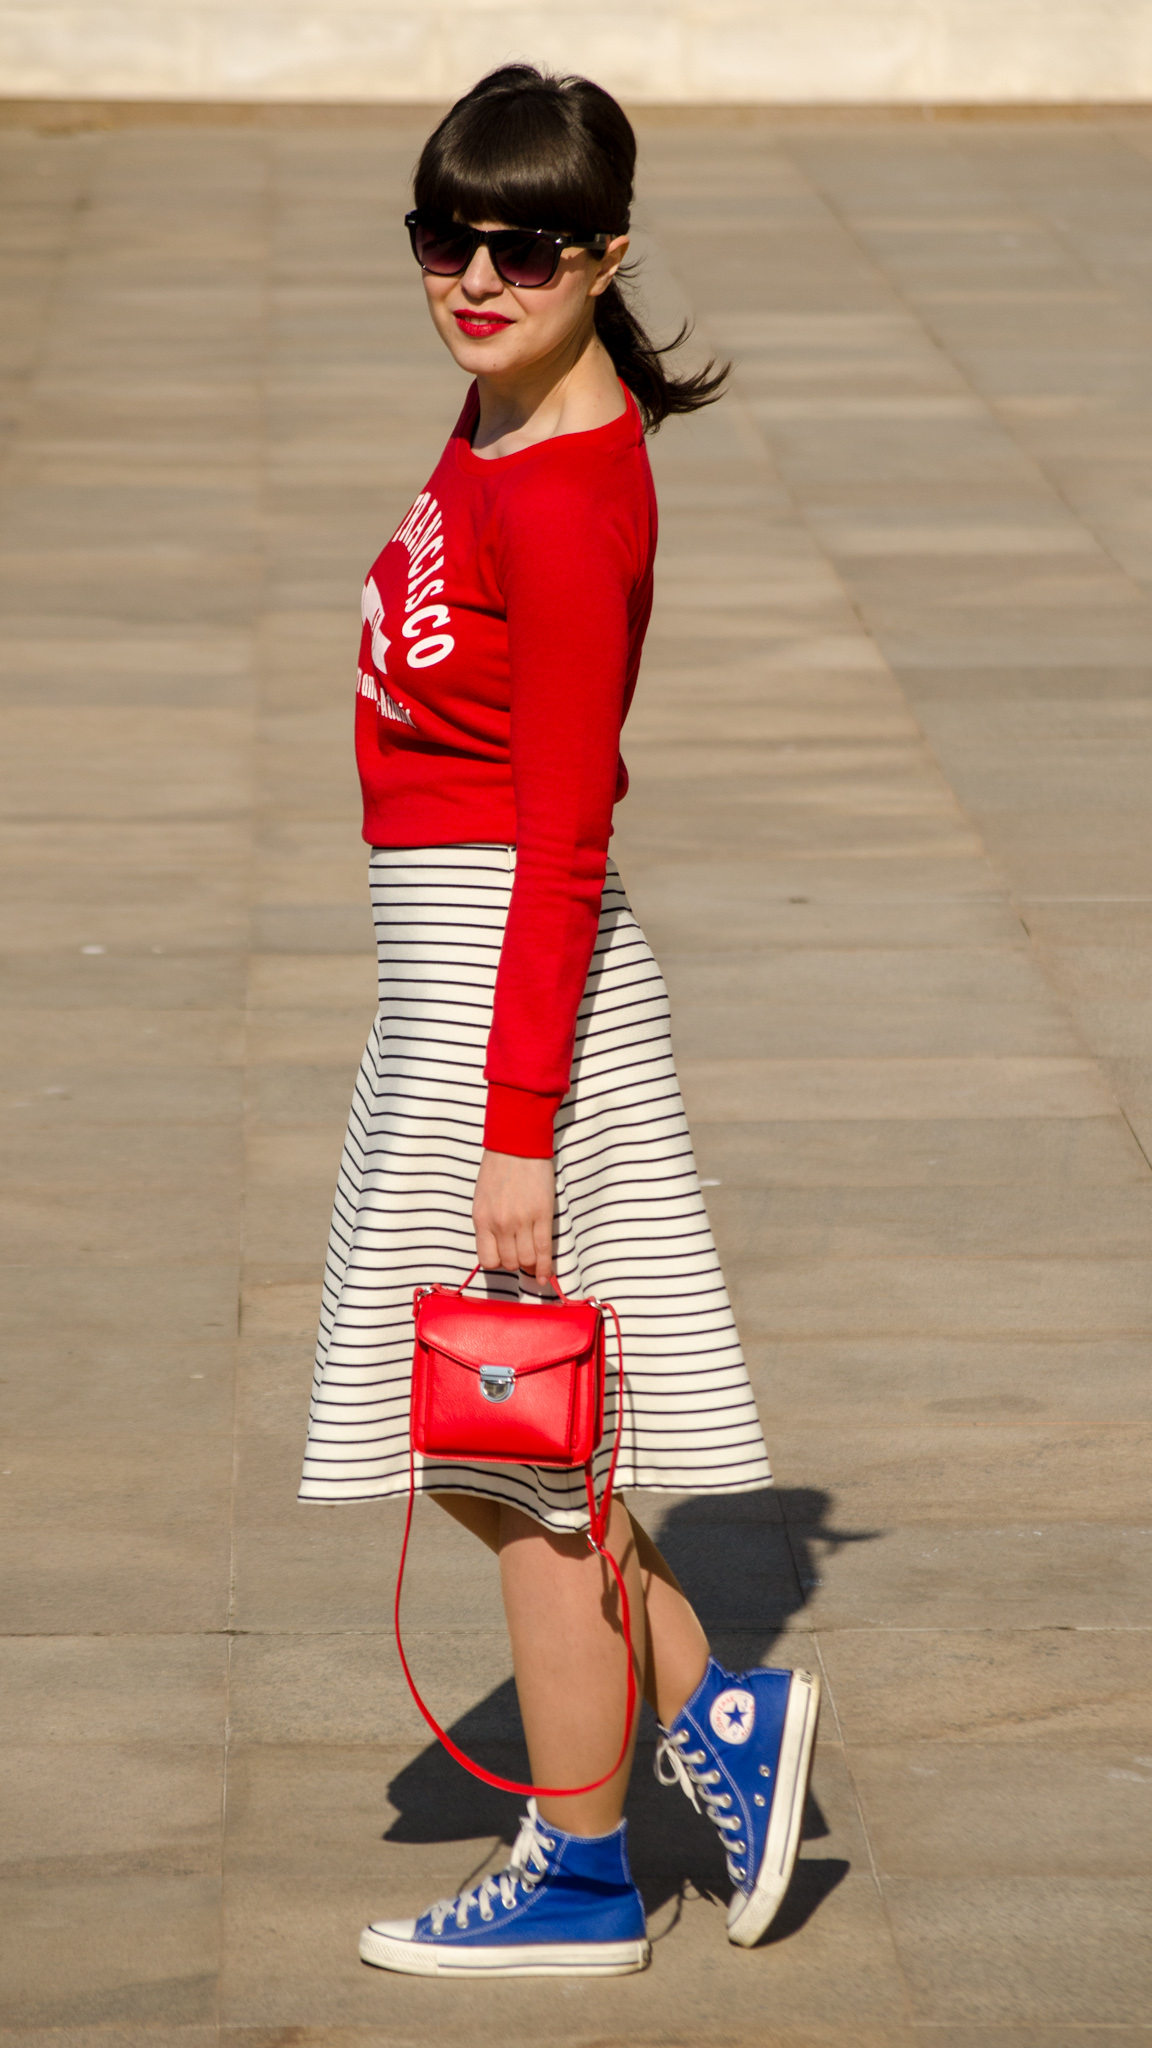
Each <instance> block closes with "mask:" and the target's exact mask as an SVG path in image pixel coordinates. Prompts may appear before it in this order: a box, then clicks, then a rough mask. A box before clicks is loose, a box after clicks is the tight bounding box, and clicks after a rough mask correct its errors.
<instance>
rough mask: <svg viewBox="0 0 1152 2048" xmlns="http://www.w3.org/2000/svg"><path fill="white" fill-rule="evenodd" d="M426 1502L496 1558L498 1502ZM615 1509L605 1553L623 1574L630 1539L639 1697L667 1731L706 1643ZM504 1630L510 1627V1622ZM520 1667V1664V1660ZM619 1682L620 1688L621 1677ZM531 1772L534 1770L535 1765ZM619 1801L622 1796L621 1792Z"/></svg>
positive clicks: (639, 1537)
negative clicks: (636, 1588) (637, 1590)
mask: <svg viewBox="0 0 1152 2048" xmlns="http://www.w3.org/2000/svg"><path fill="white" fill-rule="evenodd" d="M432 1498H433V1500H434V1501H435V1502H436V1505H437V1506H438V1507H441V1508H443V1509H444V1511H445V1513H446V1514H449V1515H451V1516H452V1519H453V1520H454V1521H456V1522H460V1523H461V1524H462V1525H463V1527H464V1528H465V1529H468V1530H470V1531H471V1533H472V1535H473V1536H478V1537H479V1538H480V1541H481V1542H482V1543H484V1544H486V1545H487V1548H488V1549H489V1550H491V1551H494V1552H495V1553H496V1555H497V1556H499V1555H500V1549H501V1538H500V1524H501V1509H500V1506H499V1504H498V1502H496V1501H491V1500H479V1499H478V1498H477V1497H476V1496H475V1495H473V1494H468V1493H439V1494H433V1496H432ZM619 1509H620V1503H619V1501H617V1502H616V1504H615V1506H614V1508H613V1522H612V1534H611V1538H610V1542H609V1548H610V1549H611V1550H612V1553H613V1555H614V1557H615V1558H616V1561H617V1563H618V1564H619V1565H620V1566H621V1568H622V1569H623V1566H624V1558H623V1554H622V1551H621V1550H619V1549H617V1548H616V1545H617V1543H618V1542H622V1543H623V1544H624V1546H627V1545H628V1542H629V1536H630V1537H631V1541H632V1543H633V1545H634V1547H635V1553H636V1558H637V1561H638V1564H639V1575H640V1586H641V1590H642V1592H643V1600H644V1607H643V1611H644V1617H645V1622H646V1635H647V1642H646V1644H645V1656H644V1697H645V1699H646V1700H647V1701H648V1704H649V1706H650V1707H652V1708H653V1709H654V1710H655V1712H656V1714H657V1715H658V1716H659V1718H660V1720H661V1721H662V1722H663V1723H664V1726H665V1727H666V1728H667V1727H668V1726H669V1725H670V1723H671V1722H672V1721H674V1720H675V1718H676V1716H677V1714H678V1713H679V1712H680V1709H681V1707H682V1706H683V1705H684V1703H685V1701H686V1700H689V1699H691V1697H692V1694H693V1693H694V1692H695V1690H696V1687H697V1686H698V1685H699V1683H700V1680H701V1679H702V1678H703V1676H704V1672H705V1669H706V1667H707V1663H708V1638H707V1636H706V1635H705V1634H704V1631H703V1629H702V1628H701V1626H700V1623H699V1622H698V1621H697V1619H696V1615H695V1613H694V1611H693V1609H692V1607H691V1606H690V1605H689V1602H688V1600H687V1598H686V1596H685V1594H684V1593H683V1592H682V1590H681V1587H680V1584H679V1581H678V1580H677V1577H676V1574H675V1572H674V1571H673V1570H672V1567H671V1565H670V1564H668V1563H667V1561H666V1559H665V1558H663V1557H662V1556H661V1554H660V1552H659V1550H658V1549H657V1548H656V1545H655V1544H654V1543H653V1541H652V1538H651V1537H650V1536H649V1534H648V1532H647V1530H646V1529H643V1528H641V1526H640V1524H639V1522H638V1521H637V1520H636V1518H635V1516H634V1515H629V1516H628V1525H630V1528H629V1526H627V1525H626V1526H625V1527H624V1529H623V1530H621V1529H620V1525H619V1523H618V1521H617V1519H616V1517H617V1513H618V1510H619ZM520 1521H521V1522H525V1523H527V1525H528V1527H527V1532H525V1533H531V1532H536V1533H538V1534H541V1535H543V1534H545V1533H546V1532H544V1531H542V1530H541V1529H540V1525H539V1523H537V1522H535V1521H532V1520H531V1518H530V1517H528V1516H521V1517H520ZM579 1556H580V1557H581V1558H582V1559H584V1560H587V1561H591V1553H590V1552H589V1551H588V1549H587V1546H586V1545H585V1544H584V1539H583V1537H581V1538H580V1539H579ZM625 1583H626V1584H628V1590H629V1598H630V1599H631V1600H632V1602H633V1607H634V1613H633V1620H632V1626H633V1634H634V1637H635V1640H636V1643H637V1645H639V1644H640V1642H641V1632H640V1626H639V1613H640V1608H639V1603H638V1602H637V1601H636V1599H635V1595H634V1592H633V1588H632V1584H631V1581H630V1580H629V1579H628V1578H627V1576H626V1580H625ZM506 1597H507V1596H506ZM509 1626H511V1621H510V1622H509ZM531 1656H532V1651H531V1648H530V1646H529V1645H527V1644H525V1647H524V1658H527V1659H529V1660H531ZM521 1662H523V1658H522V1660H521ZM520 1668H521V1666H520V1665H519V1664H518V1665H517V1683H518V1684H519V1672H520ZM619 1682H620V1683H621V1684H622V1683H623V1679H622V1677H621V1679H620V1681H619ZM610 1762H611V1758H610V1757H609V1758H606V1760H605V1763H604V1764H603V1765H602V1766H601V1768H602V1769H606V1768H607V1764H608V1763H610ZM533 1768H534V1770H535V1766H533ZM536 1775H537V1776H538V1777H539V1776H540V1773H539V1772H536ZM584 1775H585V1776H586V1777H589V1778H591V1777H594V1776H595V1775H596V1773H595V1772H594V1771H588V1772H586V1773H585V1774H584ZM568 1776H569V1778H570V1779H571V1776H572V1774H571V1773H569V1774H568ZM563 1779H564V1773H563V1772H562V1773H561V1777H560V1779H559V1782H561V1783H562V1782H563ZM575 1782H579V1780H578V1779H577V1780H575ZM609 1789H610V1788H609V1787H608V1786H605V1788H604V1790H605V1791H608V1790H609ZM621 1797H623V1794H622V1793H621ZM561 1803H562V1804H563V1805H565V1806H571V1807H574V1806H575V1805H576V1804H577V1802H576V1801H575V1800H572V1801H567V1800H565V1801H563V1802H561ZM549 1817H550V1818H552V1819H554V1820H555V1821H556V1824H557V1826H560V1825H566V1826H567V1827H568V1828H569V1832H570V1833H573V1834H575V1833H577V1832H579V1831H578V1830H577V1829H576V1828H575V1827H574V1826H573V1825H572V1824H571V1815H569V1820H568V1822H564V1820H563V1816H562V1815H561V1814H560V1813H556V1814H554V1815H550V1816H549ZM610 1825H611V1826H613V1827H614V1826H615V1825H616V1823H615V1821H612V1822H611V1823H610Z"/></svg>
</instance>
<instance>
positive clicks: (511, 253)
mask: <svg viewBox="0 0 1152 2048" xmlns="http://www.w3.org/2000/svg"><path fill="white" fill-rule="evenodd" d="M490 247H491V250H492V261H493V263H494V264H495V266H496V269H497V271H498V273H499V275H500V276H501V277H502V278H503V279H504V282H505V284H511V285H521V286H523V287H524V288H525V289H528V290H531V288H532V287H533V286H534V285H542V284H547V283H548V282H549V280H550V279H551V278H552V277H553V275H554V274H555V270H556V263H557V250H556V244H555V242H554V241H552V239H551V237H550V236H548V235H517V234H514V233H512V232H511V231H509V233H508V235H507V238H505V237H504V236H503V235H501V234H499V233H497V234H494V235H493V237H492V241H491V243H490Z"/></svg>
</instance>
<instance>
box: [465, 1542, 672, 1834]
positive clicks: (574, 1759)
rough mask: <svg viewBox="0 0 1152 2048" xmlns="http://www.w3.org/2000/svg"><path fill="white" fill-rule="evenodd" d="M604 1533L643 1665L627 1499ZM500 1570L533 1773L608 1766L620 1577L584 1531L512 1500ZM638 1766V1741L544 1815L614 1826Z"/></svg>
mask: <svg viewBox="0 0 1152 2048" xmlns="http://www.w3.org/2000/svg"><path fill="white" fill-rule="evenodd" d="M607 1542H608V1548H609V1549H610V1550H611V1552H612V1554H613V1556H614V1557H615V1559H616V1562H617V1564H618V1565H619V1566H620V1570H621V1572H622V1574H623V1577H624V1583H625V1585H626V1586H627V1588H628V1600H629V1605H630V1607H631V1611H632V1614H633V1616H634V1617H635V1620H634V1628H635V1636H636V1640H635V1642H634V1651H635V1654H636V1663H637V1669H638V1672H639V1671H641V1670H642V1659H643V1654H644V1637H643V1616H644V1596H643V1588H642V1586H641V1583H640V1564H639V1559H638V1558H637V1555H636V1545H635V1542H634V1540H633V1535H632V1523H631V1520H630V1518H629V1515H628V1510H627V1509H626V1508H625V1507H624V1505H623V1503H622V1502H621V1501H615V1502H614V1503H613V1507H612V1519H611V1523H610V1525H609V1529H608V1539H607ZM500 1579H501V1584H502V1587H503V1592H504V1612H505V1615H506V1617H507V1621H508V1635H509V1638H510V1640H511V1644H512V1664H513V1669H514V1670H515V1673H516V1690H517V1693H518V1694H519V1698H520V1713H521V1716H522V1719H523V1722H524V1733H525V1736H526V1737H527V1742H528V1755H529V1758H530V1760H531V1765H532V1777H533V1780H534V1782H535V1783H537V1784H540V1785H583V1784H586V1783H587V1782H588V1781H589V1780H590V1779H593V1778H598V1777H599V1776H600V1775H601V1773H602V1772H603V1771H606V1770H609V1769H610V1768H611V1765H612V1762H613V1760H614V1758H615V1756H616V1754H617V1751H618V1750H619V1748H620V1739H621V1736H622V1735H623V1733H624V1700H625V1686H626V1683H627V1679H626V1666H625V1662H624V1646H623V1631H622V1627H621V1621H620V1612H619V1595H618V1593H617V1591H616V1586H615V1582H614V1580H613V1579H612V1576H611V1573H610V1572H609V1570H608V1567H607V1566H606V1565H605V1564H604V1562H603V1560H602V1559H601V1558H599V1557H597V1556H596V1554H595V1552H593V1551H591V1550H590V1549H589V1548H588V1543H587V1539H586V1538H585V1537H584V1536H580V1535H572V1536H567V1535H561V1534H559V1533H558V1532H554V1531H553V1530H551V1529H545V1528H542V1527H541V1525H540V1523H539V1522H538V1521H536V1519H535V1518H534V1516H531V1515H526V1514H523V1513H522V1512H521V1510H520V1509H519V1508H513V1507H504V1508H502V1509H501V1515H500ZM634 1740H635V1730H633V1742H634ZM631 1766H632V1743H630V1744H629V1748H628V1754H627V1756H626V1757H625V1759H624V1761H623V1763H622V1765H621V1767H620V1769H619V1770H618V1771H617V1772H616V1773H615V1774H614V1776H613V1777H612V1778H610V1779H609V1781H608V1783H607V1784H606V1785H601V1786H600V1787H599V1789H598V1790H597V1791H595V1792H584V1793H581V1794H580V1795H579V1797H577V1798H574V1799H569V1798H559V1799H555V1798H543V1799H541V1800H540V1811H541V1813H542V1814H543V1816H544V1818H545V1820H549V1821H553V1822H554V1823H555V1825H556V1826H557V1827H560V1828H564V1829H566V1830H567V1832H568V1833H569V1834H573V1835H605V1834H608V1833H609V1832H610V1831H611V1829H613V1828H614V1827H615V1826H616V1824H617V1822H618V1821H619V1819H620V1815H621V1812H622V1811H623V1807H624V1794H625V1791H626V1789H627V1785H628V1776H629V1772H630V1770H631Z"/></svg>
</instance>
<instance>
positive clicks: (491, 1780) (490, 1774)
mask: <svg viewBox="0 0 1152 2048" xmlns="http://www.w3.org/2000/svg"><path fill="white" fill-rule="evenodd" d="M479 1270H480V1268H479V1266H478V1265H476V1266H473V1268H472V1271H471V1273H469V1275H468V1279H467V1280H465V1281H464V1282H463V1285H462V1286H461V1287H459V1288H446V1289H445V1290H444V1291H445V1293H459V1294H462V1293H463V1292H464V1288H465V1287H467V1285H468V1282H469V1281H470V1280H473V1279H474V1278H475V1276H476V1274H477V1273H478V1272H479ZM552 1285H553V1287H554V1288H555V1289H556V1292H557V1294H558V1295H559V1296H560V1299H561V1301H564V1302H566V1301H567V1300H568V1296H567V1295H566V1294H565V1293H564V1292H563V1291H562V1289H561V1287H560V1286H559V1283H558V1282H557V1281H556V1279H555V1278H553V1280H552ZM597 1306H598V1307H599V1308H602V1309H603V1310H604V1312H605V1314H606V1315H610V1316H611V1318H612V1322H613V1326H614V1328H615V1332H616V1358H617V1370H618V1375H619V1379H618V1391H617V1398H616V1433H615V1436H614V1437H613V1440H612V1457H611V1460H610V1462H609V1465H608V1478H607V1480H606V1482H605V1486H604V1493H603V1497H602V1499H601V1501H600V1505H599V1507H597V1505H596V1491H595V1487H594V1484H593V1480H592V1460H591V1459H589V1460H588V1463H587V1464H586V1465H585V1467H584V1486H585V1490H586V1492H587V1495H588V1517H589V1527H588V1532H587V1539H586V1540H587V1543H588V1548H589V1549H590V1550H592V1551H595V1553H596V1555H597V1556H598V1557H602V1558H603V1559H604V1562H605V1564H606V1565H608V1567H609V1568H610V1570H611V1573H612V1577H613V1578H614V1579H615V1581H616V1586H617V1589H618V1591H619V1594H620V1619H621V1622H622V1624H623V1629H624V1649H625V1652H626V1655H627V1658H628V1693H627V1699H626V1701H625V1713H624V1739H623V1741H622V1742H621V1744H620V1754H619V1756H618V1757H617V1758H616V1761H615V1763H614V1764H613V1765H612V1768H611V1770H609V1771H605V1773H604V1775H603V1777H602V1778H593V1780H592V1782H591V1784H589V1785H524V1784H521V1783H520V1781H519V1779H516V1778H501V1777H499V1776H498V1775H497V1773H496V1772H495V1771H486V1770H485V1769H484V1766H483V1764H478V1763H474V1762H473V1760H472V1758H471V1757H470V1756H466V1755H465V1753H464V1751H463V1750H462V1749H461V1748H460V1747H459V1746H458V1744H456V1743H455V1742H453V1740H452V1737H451V1736H450V1735H449V1734H448V1733H447V1732H446V1730H445V1729H443V1728H442V1727H441V1726H440V1723H439V1721H438V1720H437V1719H436V1717H435V1715H434V1714H433V1713H432V1712H431V1711H430V1709H429V1708H428V1707H427V1706H425V1704H424V1701H423V1699H422V1698H421V1695H420V1692H419V1690H418V1688H417V1685H416V1680H415V1679H414V1678H413V1676H412V1672H411V1670H410V1668H409V1664H408V1659H407V1657H406V1656H405V1654H404V1643H403V1639H402V1637H401V1634H400V1595H401V1591H402V1589H403V1585H404V1567H405V1564H406V1563H407V1559H408V1539H409V1537H410V1535H411V1533H412V1509H413V1507H414V1505H415V1500H416V1448H415V1445H414V1443H413V1441H412V1431H411V1427H409V1431H408V1513H407V1515H406V1517H405V1520H404V1541H403V1543H402V1544H401V1546H400V1568H399V1570H398V1571H397V1574H396V1600H395V1604H394V1607H393V1619H394V1623H395V1628H396V1648H397V1650H398V1651H399V1653H400V1663H401V1666H402V1667H403V1671H404V1676H405V1678H406V1679H407V1681H408V1690H409V1692H410V1693H411V1695H412V1697H413V1699H414V1700H415V1702H416V1705H417V1706H418V1707H419V1709H420V1712H421V1713H422V1714H423V1716H424V1719H425V1720H426V1721H427V1723H428V1726H429V1727H430V1728H431V1730H432V1733H433V1734H434V1735H435V1736H437V1737H438V1738H439V1740H440V1741H441V1742H442V1743H443V1744H444V1747H445V1749H446V1750H447V1751H448V1754H449V1756H454V1757H455V1759H456V1761H457V1763H458V1764H463V1766H464V1769H465V1770H466V1771H471V1773H472V1776H473V1777H474V1778H480V1779H482V1780H483V1782H484V1784H485V1785H494V1786H495V1787H496V1790H497V1791H498V1792H518V1793H523V1794H526V1795H527V1796H528V1797H530V1798H536V1799H575V1798H577V1797H579V1795H580V1794H581V1793H584V1792H595V1791H597V1790H598V1789H599V1787H600V1786H601V1785H606V1784H607V1783H608V1780H609V1779H610V1778H614V1777H615V1776H616V1773H617V1771H618V1770H619V1769H620V1766H621V1764H622V1763H623V1761H624V1759H625V1757H626V1756H627V1754H628V1744H629V1742H630V1740H631V1738H632V1724H633V1722H634V1721H635V1719H636V1707H637V1686H636V1669H635V1662H634V1658H633V1650H632V1610H631V1608H630V1606H629V1604H628V1588H627V1587H626V1586H625V1584H624V1576H623V1573H622V1572H621V1570H620V1567H619V1565H618V1564H617V1562H616V1559H615V1558H614V1557H613V1555H612V1552H611V1551H610V1550H608V1549H607V1548H606V1547H605V1537H606V1535H607V1533H608V1518H609V1516H610V1514H611V1512H612V1489H613V1486H614V1485H615V1481H616V1461H617V1459H618V1458H619V1456H620V1438H621V1434H622V1432H623V1428H624V1340H623V1337H622V1336H621V1334H620V1318H619V1316H618V1315H617V1313H616V1311H615V1309H614V1308H613V1307H612V1304H611V1302H608V1301H604V1302H599V1303H597Z"/></svg>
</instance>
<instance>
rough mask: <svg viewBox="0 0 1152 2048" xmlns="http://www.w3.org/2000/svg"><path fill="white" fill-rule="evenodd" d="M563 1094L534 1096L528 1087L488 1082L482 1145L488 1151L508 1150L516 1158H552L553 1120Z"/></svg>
mask: <svg viewBox="0 0 1152 2048" xmlns="http://www.w3.org/2000/svg"><path fill="white" fill-rule="evenodd" d="M563 1100H564V1097H563V1096H562V1095H533V1094H532V1093H531V1092H530V1091H529V1090H528V1089H527V1088H508V1087H506V1086H505V1084H504V1083H503V1082H502V1081H490V1082H489V1083H488V1111H487V1114H486V1116H485V1118H484V1144H485V1147H486V1149H487V1150H488V1151H489V1152H511V1153H513V1154H514V1155H515V1156H516V1157H517V1158H519V1159H551V1157H552V1119H553V1117H554V1116H555V1114H556V1111H557V1110H558V1109H559V1107H560V1104H561V1103H562V1102H563Z"/></svg>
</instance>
